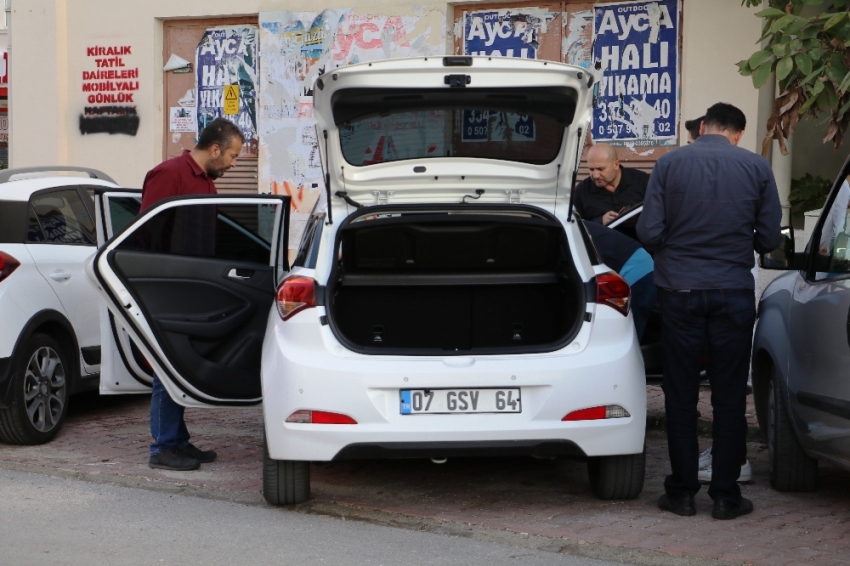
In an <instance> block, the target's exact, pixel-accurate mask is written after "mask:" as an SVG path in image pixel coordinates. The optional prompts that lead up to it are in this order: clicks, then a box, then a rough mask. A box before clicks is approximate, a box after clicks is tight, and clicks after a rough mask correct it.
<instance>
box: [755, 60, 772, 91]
mask: <svg viewBox="0 0 850 566" xmlns="http://www.w3.org/2000/svg"><path fill="white" fill-rule="evenodd" d="M772 67H773V65H762V66H761V67H759V68H758V69H756V70H755V71H753V86H754V87H756V88H761V87H763V86H764V85H765V83H767V79H769V78H770V71H771V70H772V69H771V68H772Z"/></svg>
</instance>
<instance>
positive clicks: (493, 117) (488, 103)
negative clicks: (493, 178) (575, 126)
mask: <svg viewBox="0 0 850 566" xmlns="http://www.w3.org/2000/svg"><path fill="white" fill-rule="evenodd" d="M575 96H576V94H575V91H574V90H572V89H561V88H558V89H527V90H526V91H523V90H520V89H489V90H484V89H477V90H475V89H439V90H431V91H428V90H419V91H407V90H403V89H397V90H396V91H387V90H381V91H376V90H370V89H357V90H348V91H340V92H337V93H336V94H335V95H334V101H333V102H332V104H333V108H334V120H335V121H336V123H337V126H338V127H339V132H340V145H341V148H342V154H343V157H344V158H345V160H346V161H347V162H348V163H349V164H351V165H354V166H358V167H360V166H364V165H374V164H376V163H388V162H391V161H400V160H405V159H423V158H428V157H477V158H486V159H499V160H506V161H519V162H524V163H531V164H536V165H542V164H546V163H551V162H552V161H554V160H555V159H556V158H557V157H558V155H559V153H560V151H561V142H562V140H563V137H564V129H565V128H566V127H567V126H569V124H570V123H571V122H572V119H573V115H574V113H575Z"/></svg>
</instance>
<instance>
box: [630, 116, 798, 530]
mask: <svg viewBox="0 0 850 566" xmlns="http://www.w3.org/2000/svg"><path fill="white" fill-rule="evenodd" d="M745 127H746V118H745V117H744V114H743V112H741V111H740V110H739V109H737V108H735V107H734V106H732V105H729V104H723V103H718V104H715V105H714V106H712V107H711V108H709V109H708V111H707V112H706V115H705V117H704V118H703V124H702V126H701V130H700V134H701V135H700V137H699V139H697V140H696V141H695V142H694V143H692V144H690V145H688V146H685V147H682V148H680V149H678V150H676V151H674V152H671V153H668V154H667V155H664V156H662V157H661V158H660V159H659V160H658V163H657V164H656V166H655V169H654V170H653V172H652V176H651V178H650V180H649V186H648V187H647V191H646V199H645V201H644V208H643V213H642V215H641V218H640V220H639V221H638V224H637V233H638V237H639V238H640V240H641V241H642V242H643V244H644V246H645V247H646V248H647V249H648V250H649V251H651V252H655V284H656V286H657V287H658V294H659V296H660V297H661V320H662V347H663V356H664V357H663V364H664V366H663V367H664V385H663V388H664V399H665V410H666V414H667V440H668V449H669V453H670V464H671V468H672V474H670V475H669V476H667V478H666V480H665V482H664V488H665V491H666V493H665V494H664V495H662V496H661V499H659V501H658V505H659V507H661V508H662V509H664V510H667V511H671V512H673V513H676V514H679V515H694V514H696V507H695V505H694V494H696V492H697V491H699V488H700V483H699V480H698V476H697V474H698V458H699V442H698V439H697V401H698V399H699V382H700V366H701V360H702V357H703V355H704V354H706V353H707V354H708V360H707V361H708V367H707V372H708V378H709V380H710V382H711V402H712V409H713V412H714V421H713V428H712V430H713V433H712V436H713V448H712V476H711V483H710V485H709V488H708V494H709V496H711V498H712V499H713V500H714V509H713V511H712V516H713V517H714V518H716V519H734V518H736V517H739V516H741V515H745V514H747V513H749V512H751V511H752V510H753V504H752V502H751V501H749V500H748V499H746V498H744V497H742V496H741V489H740V487H739V486H738V484H737V482H736V480H737V479H738V475H739V473H740V471H741V462H743V461H744V459H745V458H746V438H747V421H746V417H745V416H744V413H745V410H746V396H747V375H748V368H749V362H750V350H751V348H752V332H753V323H754V322H755V300H754V293H753V290H754V281H753V275H752V272H751V269H752V266H753V250H755V251H757V252H759V253H763V252H768V251H771V250H773V249H775V248H776V247H777V246H779V244H780V238H781V236H780V221H781V217H782V211H781V208H780V206H779V195H778V193H777V189H776V182H775V181H774V179H773V173H772V171H771V168H770V164H769V163H768V162H767V160H766V159H764V158H763V157H761V156H758V155H756V154H754V153H752V152H749V151H747V150H745V149H743V148H739V147H737V145H738V142H739V141H740V140H741V137H742V136H743V134H744V128H745Z"/></svg>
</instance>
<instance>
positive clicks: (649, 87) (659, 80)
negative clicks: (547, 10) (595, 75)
mask: <svg viewBox="0 0 850 566" xmlns="http://www.w3.org/2000/svg"><path fill="white" fill-rule="evenodd" d="M680 10H681V2H680V0H656V1H652V2H650V1H642V2H616V3H610V4H596V5H595V6H594V21H593V31H594V41H593V58H594V61H595V62H596V64H597V65H600V66H601V68H602V77H601V79H600V80H599V81H598V84H597V89H598V90H597V91H596V93H595V97H594V108H593V139H594V141H597V142H599V141H605V142H609V143H611V144H613V145H619V146H628V147H640V146H644V147H646V146H668V145H677V144H678V136H677V131H676V130H677V125H678V121H679V120H678V118H679V88H678V85H679V14H680Z"/></svg>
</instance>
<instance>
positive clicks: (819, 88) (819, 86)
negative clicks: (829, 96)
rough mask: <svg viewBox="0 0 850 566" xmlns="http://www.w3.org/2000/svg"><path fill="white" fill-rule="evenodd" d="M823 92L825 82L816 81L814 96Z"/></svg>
mask: <svg viewBox="0 0 850 566" xmlns="http://www.w3.org/2000/svg"><path fill="white" fill-rule="evenodd" d="M822 92H823V81H815V84H814V85H812V94H820V93H822Z"/></svg>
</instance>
